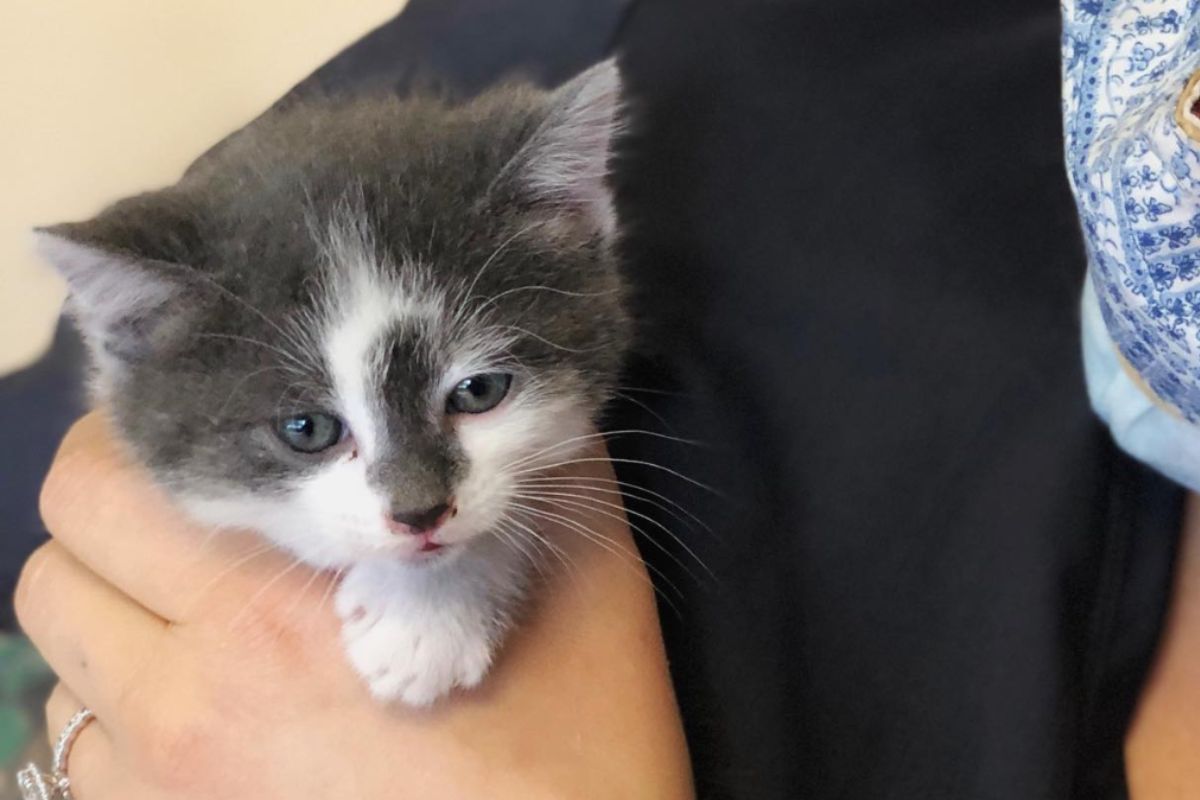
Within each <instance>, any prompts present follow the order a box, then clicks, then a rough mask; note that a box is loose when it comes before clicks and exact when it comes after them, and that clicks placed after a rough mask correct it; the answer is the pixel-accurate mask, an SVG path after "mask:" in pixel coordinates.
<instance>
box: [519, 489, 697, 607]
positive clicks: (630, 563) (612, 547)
mask: <svg viewBox="0 0 1200 800" xmlns="http://www.w3.org/2000/svg"><path fill="white" fill-rule="evenodd" d="M512 506H513V507H514V508H517V509H519V510H520V511H522V512H524V513H526V514H529V515H531V516H535V517H540V518H542V519H545V520H548V521H550V522H557V523H559V524H560V525H566V526H567V527H568V528H569V529H570V530H573V531H575V532H576V533H578V534H579V535H581V536H583V537H584V539H586V540H587V541H589V542H591V543H593V544H595V545H596V546H597V547H600V548H602V549H603V550H605V551H607V552H609V553H611V554H612V555H614V556H616V557H617V558H618V559H620V560H621V562H622V563H623V564H625V566H626V567H627V568H629V569H633V570H635V572H636V571H637V569H636V567H635V566H634V565H635V564H637V565H640V566H642V567H643V568H644V569H646V570H647V571H649V572H653V573H654V574H655V575H657V576H658V578H659V580H661V581H662V582H663V583H664V584H666V585H667V586H668V587H669V588H670V589H671V591H673V592H675V594H676V595H677V596H678V597H680V598H682V597H683V596H684V594H683V592H681V591H680V589H679V587H678V586H676V585H675V583H674V581H672V580H671V579H670V578H669V577H667V575H666V574H665V573H664V572H663V571H662V570H660V569H659V568H658V567H656V566H654V565H653V564H650V563H648V562H647V561H646V560H645V559H644V558H642V557H641V554H640V553H638V552H637V549H636V548H634V550H633V552H630V551H628V550H626V549H625V548H624V547H622V546H620V545H618V544H617V543H616V542H615V541H613V540H612V539H610V538H609V537H607V536H605V535H604V534H602V533H600V532H598V531H595V530H592V529H591V528H588V527H587V526H586V525H584V524H583V523H581V522H579V521H578V520H574V519H571V518H569V517H565V516H563V515H562V514H556V513H554V512H550V511H544V510H542V509H536V508H532V507H530V506H526V505H524V504H520V503H513V504H512ZM637 574H639V575H640V576H641V578H642V580H645V581H647V582H649V584H650V586H651V587H652V588H653V589H654V590H655V591H656V592H657V591H658V587H657V586H656V585H655V583H654V581H651V580H650V578H649V576H647V575H646V574H645V573H643V572H638V573H637ZM660 594H661V593H660ZM662 597H663V599H664V600H665V601H666V602H667V603H668V604H670V606H671V608H672V609H674V610H675V611H676V613H678V612H679V608H678V607H677V606H676V605H675V604H674V603H673V602H672V601H671V599H670V598H669V597H667V596H666V595H665V594H663V595H662Z"/></svg>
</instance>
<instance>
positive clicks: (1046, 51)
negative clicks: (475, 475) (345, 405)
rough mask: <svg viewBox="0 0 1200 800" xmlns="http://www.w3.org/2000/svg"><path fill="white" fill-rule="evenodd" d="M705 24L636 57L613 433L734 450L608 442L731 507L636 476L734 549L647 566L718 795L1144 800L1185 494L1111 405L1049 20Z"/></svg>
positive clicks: (921, 6) (649, 8)
mask: <svg viewBox="0 0 1200 800" xmlns="http://www.w3.org/2000/svg"><path fill="white" fill-rule="evenodd" d="M684 5H685V4H684V3H671V2H665V1H664V2H653V1H652V0H646V1H645V2H642V3H640V4H639V5H638V7H637V8H636V10H635V11H634V13H633V15H632V16H631V18H630V19H629V20H628V22H627V24H626V27H625V31H624V35H623V37H622V39H621V43H620V45H621V47H622V48H623V50H624V52H625V55H626V57H625V66H626V72H627V76H628V80H629V84H630V89H631V93H632V96H633V98H634V100H633V102H634V107H635V108H636V109H637V110H638V112H639V117H638V121H637V123H636V125H635V131H636V135H635V137H634V139H633V141H632V142H631V144H630V146H629V148H628V153H629V155H628V157H627V159H626V160H625V161H624V162H623V163H622V165H621V169H620V170H619V173H618V174H619V177H620V189H621V201H622V202H621V211H622V213H623V214H624V215H625V216H626V218H628V219H630V220H632V221H633V225H634V227H633V233H632V236H631V237H630V239H629V242H628V252H629V264H630V270H631V274H633V275H634V276H635V279H636V281H637V282H638V283H639V284H640V286H641V287H642V288H643V303H642V310H643V314H644V317H645V318H646V319H647V320H648V321H649V322H650V323H651V324H652V325H653V326H654V328H653V334H652V336H651V337H650V338H651V341H653V342H654V343H655V344H656V345H657V346H658V354H657V356H656V357H655V358H654V359H652V360H649V361H647V362H643V363H642V364H640V365H639V366H638V367H637V369H636V370H635V371H634V372H633V373H632V375H631V377H630V382H631V383H632V384H635V385H640V386H644V387H648V388H650V389H654V390H656V391H659V392H660V391H667V392H669V393H668V394H658V393H646V394H643V395H642V396H639V399H641V400H642V401H643V402H644V403H645V404H646V405H648V406H649V407H650V410H651V411H653V412H655V413H654V415H652V414H651V413H649V411H647V410H643V409H639V408H638V407H637V406H636V405H634V406H625V407H622V408H621V409H620V412H621V413H620V418H619V419H617V420H615V421H614V424H613V427H614V428H615V429H625V428H649V429H652V430H655V429H657V430H661V429H662V426H663V425H664V424H665V423H669V424H670V425H671V426H672V428H673V429H674V430H675V431H677V432H678V433H680V434H681V435H683V436H691V437H696V438H699V439H702V440H705V441H707V442H709V443H710V445H711V448H710V449H709V450H708V451H704V452H696V451H695V450H694V449H693V450H689V448H687V447H682V446H673V445H672V446H668V443H666V442H664V441H663V440H656V439H650V438H649V437H644V436H642V437H638V436H630V437H620V438H618V439H617V440H616V441H615V442H614V443H613V446H612V449H613V452H614V454H615V455H617V456H618V457H622V458H628V459H631V460H637V461H647V462H655V463H659V464H664V465H668V466H671V467H672V468H674V469H677V470H680V471H682V472H685V473H687V474H688V475H689V476H691V477H694V478H697V479H699V480H701V481H704V482H706V483H710V484H713V485H715V486H716V487H718V488H719V489H721V490H722V491H723V494H724V498H717V497H713V496H711V495H710V494H708V493H706V492H703V491H699V490H696V489H695V487H692V486H689V485H687V484H684V483H682V482H681V481H679V480H678V479H677V478H675V477H674V476H672V475H669V474H667V473H664V472H663V471H662V470H659V469H652V468H646V467H639V466H638V465H636V464H632V463H628V464H623V465H622V467H623V469H622V477H623V478H625V479H627V480H629V481H630V482H632V483H635V484H638V485H641V486H646V487H649V488H651V489H653V490H654V491H656V492H658V493H661V494H667V495H670V496H671V497H672V498H674V499H676V500H677V501H678V502H680V503H681V504H683V505H684V506H686V507H687V508H688V509H689V510H691V511H692V512H693V513H696V514H697V515H698V516H700V517H701V518H702V519H704V520H705V522H706V523H708V524H709V525H710V526H711V527H712V529H713V533H712V534H711V535H707V534H703V535H701V534H693V535H692V536H691V538H690V540H689V544H690V545H691V546H692V548H693V549H695V550H696V551H697V553H698V555H699V556H700V558H701V559H702V560H703V561H705V562H706V563H707V564H708V565H709V566H710V567H712V569H713V570H714V571H715V572H716V574H717V577H716V579H715V581H709V582H707V583H705V582H701V581H693V580H691V579H689V578H688V577H686V576H685V575H682V574H681V573H682V569H681V568H680V567H679V565H678V564H677V563H676V560H677V561H680V562H685V563H686V562H687V561H688V560H689V558H688V556H687V555H686V554H684V553H681V552H680V548H678V547H675V548H672V550H673V552H672V555H673V556H674V557H675V558H670V557H667V556H665V555H664V554H663V553H661V552H660V551H659V550H658V548H656V547H654V546H651V545H644V547H643V549H644V552H645V554H646V556H647V557H648V559H649V560H650V561H651V563H653V564H654V565H655V566H656V567H657V569H659V570H661V571H662V572H663V573H664V574H665V575H666V576H668V577H669V578H670V579H671V581H672V582H674V583H675V584H677V585H679V586H681V587H686V588H685V589H684V594H685V596H684V597H683V598H682V599H679V598H675V599H673V602H674V603H675V605H676V606H678V607H679V611H678V612H677V613H676V612H674V611H672V610H671V609H670V608H669V607H667V604H666V603H665V602H664V603H663V606H664V608H663V626H664V631H665V635H666V640H667V646H668V650H669V653H670V655H671V657H672V665H673V672H674V676H675V680H676V686H677V689H678V693H679V700H680V703H681V706H682V708H683V713H684V718H685V721H686V724H687V731H688V738H689V742H690V744H691V747H692V755H693V759H694V763H695V771H696V775H697V779H698V782H699V787H700V793H701V796H702V797H706V798H708V797H712V798H726V797H729V798H755V799H756V800H763V799H764V798H797V797H800V798H830V799H831V800H832V798H883V797H886V798H913V799H914V800H916V799H917V798H996V799H997V800H1000V799H1001V798H1003V799H1004V800H1010V799H1011V798H1023V799H1027V798H1068V797H1078V798H1102V797H1120V796H1122V795H1123V794H1124V787H1123V783H1124V781H1123V769H1122V761H1121V749H1120V743H1121V737H1122V734H1123V731H1124V729H1125V727H1126V724H1127V721H1128V718H1129V713H1130V709H1131V705H1132V703H1133V701H1134V699H1135V696H1136V692H1137V689H1138V687H1139V686H1140V684H1141V681H1142V678H1143V676H1144V674H1145V670H1146V667H1147V663H1148V659H1149V657H1150V655H1151V652H1152V648H1153V645H1154V641H1155V639H1156V636H1157V632H1158V629H1159V625H1160V622H1161V615H1162V611H1163V608H1164V605H1165V601H1166V591H1167V587H1168V585H1169V582H1170V567H1171V562H1172V559H1173V552H1174V547H1175V541H1176V538H1177V535H1178V530H1179V525H1180V517H1179V509H1180V498H1181V493H1180V492H1179V491H1178V490H1176V489H1174V488H1172V487H1171V486H1169V485H1168V484H1167V483H1166V482H1165V481H1164V480H1162V479H1160V478H1157V477H1155V476H1153V475H1151V474H1149V473H1148V471H1146V470H1144V469H1143V468H1141V467H1139V466H1137V465H1135V464H1133V463H1132V462H1131V461H1130V460H1129V459H1128V458H1127V457H1125V456H1124V455H1122V454H1120V453H1118V452H1117V451H1116V450H1114V448H1113V446H1112V444H1111V442H1110V440H1109V438H1108V436H1107V434H1106V433H1105V432H1104V431H1103V429H1102V428H1101V426H1100V425H1099V424H1098V423H1097V422H1096V421H1095V420H1094V419H1093V417H1092V415H1091V413H1090V412H1089V408H1088V404H1087V400H1086V396H1085V390H1084V385H1083V378H1082V375H1081V367H1080V354H1079V350H1080V345H1079V340H1078V315H1077V312H1076V307H1077V304H1078V297H1079V291H1080V286H1081V281H1082V277H1083V272H1084V258H1083V255H1082V248H1081V244H1080V237H1079V233H1078V229H1077V223H1076V220H1075V215H1074V209H1073V204H1072V200H1071V198H1070V195H1069V192H1068V189H1067V185H1066V181H1065V178H1064V174H1063V167H1062V164H1061V153H1062V140H1061V133H1060V123H1059V113H1060V112H1059V67H1058V42H1059V17H1058V5H1057V3H1055V2H1053V1H1052V0H1004V2H976V3H963V4H955V3H943V2H932V1H931V0H924V1H923V2H914V3H904V4H886V3H881V2H866V1H865V0H851V1H850V2H838V3H813V2H794V3H744V4H739V5H738V7H737V11H736V13H734V12H732V11H731V9H730V5H729V4H728V3H723V2H711V1H710V0H701V1H700V2H698V1H697V0H689V2H687V3H686V9H687V10H686V11H685V10H683V7H684ZM656 417H662V418H663V420H665V422H663V421H659V420H657V418H656ZM629 502H630V505H631V508H633V509H634V510H635V511H638V510H640V511H643V512H645V513H651V511H653V509H648V508H643V507H640V506H639V504H638V501H637V500H636V499H633V498H631V499H630V500H629ZM635 521H636V519H635ZM676 527H683V526H682V524H677V525H676ZM647 533H648V534H650V535H656V536H657V538H659V539H662V538H664V537H663V536H662V535H661V531H655V530H653V529H651V528H649V527H648V528H647ZM693 571H696V570H695V569H694V568H693ZM664 593H665V594H668V595H669V594H670V590H665V592H664Z"/></svg>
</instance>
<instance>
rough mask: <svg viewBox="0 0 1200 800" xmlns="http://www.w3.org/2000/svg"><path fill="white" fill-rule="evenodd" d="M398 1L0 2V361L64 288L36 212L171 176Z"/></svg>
mask: <svg viewBox="0 0 1200 800" xmlns="http://www.w3.org/2000/svg"><path fill="white" fill-rule="evenodd" d="M404 1H405V0H354V2H352V3H332V2H328V0H324V2H322V1H320V0H204V2H198V1H197V0H191V2H181V1H180V0H171V1H170V2H164V0H0V374H3V373H5V372H8V371H11V370H13V369H16V368H18V367H20V366H22V365H24V364H26V363H28V362H29V361H31V360H33V359H34V358H36V357H37V355H38V354H39V353H40V352H42V350H43V349H44V348H45V346H46V345H47V343H48V342H49V337H50V333H51V330H52V326H53V323H54V320H55V318H56V317H57V315H58V308H59V305H60V304H61V302H62V297H63V288H62V286H61V285H60V283H59V281H58V279H57V278H56V277H55V276H54V275H53V274H51V272H50V270H49V268H48V267H46V266H45V265H43V264H40V263H39V262H38V261H37V260H36V259H35V258H34V256H33V254H32V252H31V247H30V245H31V240H30V236H29V233H28V231H29V229H30V228H31V227H32V226H33V225H36V224H45V223H51V222H60V221H64V220H69V219H80V218H83V217H86V216H88V215H90V214H92V213H94V212H95V211H97V210H98V209H99V208H100V207H101V206H103V205H104V204H106V203H108V202H110V201H112V200H115V199H117V198H119V197H121V196H122V195H125V194H128V193H131V192H134V191H138V190H141V189H146V188H152V187H155V186H158V185H162V184H166V183H170V182H171V181H173V180H174V179H175V178H176V177H177V176H178V175H179V173H180V172H181V171H182V170H183V168H184V167H185V166H187V164H188V162H189V161H191V159H192V158H194V157H195V156H197V155H199V154H200V152H201V151H203V150H204V149H205V148H206V147H208V146H209V145H210V144H212V143H213V142H215V141H216V140H217V139H219V138H220V137H221V136H222V135H224V134H225V133H227V132H228V131H230V130H232V129H233V128H235V127H237V126H238V125H240V124H242V123H243V122H245V121H247V120H248V119H250V118H252V117H254V116H255V115H256V114H257V113H258V112H259V111H261V110H262V109H263V108H265V107H266V106H267V105H269V104H270V103H271V102H272V101H273V100H274V99H275V98H277V97H278V96H279V95H281V94H282V93H283V92H285V91H287V90H288V89H289V88H290V87H291V86H292V85H293V84H295V83H296V82H297V81H299V80H300V79H301V78H303V77H304V76H305V75H307V74H308V73H309V72H310V71H312V70H313V69H314V68H316V67H317V66H319V65H320V64H321V63H322V62H324V61H325V60H326V59H328V58H329V57H330V56H332V55H334V54H335V53H336V52H337V51H339V50H340V49H342V47H344V46H345V45H347V44H349V43H350V42H352V41H353V40H354V39H356V38H358V36H360V35H361V34H363V33H365V32H366V31H368V30H370V29H371V28H372V27H374V26H375V25H377V24H379V23H380V22H382V21H384V20H385V19H387V18H388V17H390V16H392V15H393V14H395V13H397V12H398V11H399V10H400V8H402V7H403V5H404Z"/></svg>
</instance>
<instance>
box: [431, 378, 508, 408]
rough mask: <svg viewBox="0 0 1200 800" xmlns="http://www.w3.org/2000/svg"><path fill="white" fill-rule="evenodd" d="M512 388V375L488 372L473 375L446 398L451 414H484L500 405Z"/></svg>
mask: <svg viewBox="0 0 1200 800" xmlns="http://www.w3.org/2000/svg"><path fill="white" fill-rule="evenodd" d="M510 386H512V375H509V374H507V373H504V372H488V373H485V374H483V375H472V376H471V377H469V378H467V379H466V380H464V381H463V382H462V383H460V384H458V386H455V387H454V391H452V392H450V396H449V397H447V398H446V412H447V413H449V414H482V413H483V412H485V411H491V410H492V409H493V408H495V407H496V406H498V405H500V401H501V400H503V399H504V397H505V395H507V394H508V389H509V387H510Z"/></svg>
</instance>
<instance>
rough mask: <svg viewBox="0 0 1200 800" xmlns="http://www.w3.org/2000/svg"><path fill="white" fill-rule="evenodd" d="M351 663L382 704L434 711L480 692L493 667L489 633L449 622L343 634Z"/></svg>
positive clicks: (381, 624) (385, 625)
mask: <svg viewBox="0 0 1200 800" xmlns="http://www.w3.org/2000/svg"><path fill="white" fill-rule="evenodd" d="M343 634H344V637H345V639H346V646H347V651H348V653H349V656H350V661H351V662H352V663H353V664H354V666H355V668H356V669H357V670H358V672H359V674H361V675H362V676H363V678H364V679H365V680H366V682H367V686H368V687H369V688H370V690H371V694H372V695H373V696H374V697H376V698H377V699H379V700H383V701H387V702H390V701H395V700H399V701H401V702H403V703H406V704H407V705H410V706H418V707H420V706H428V705H431V704H432V703H434V702H436V701H437V700H439V699H440V698H442V697H444V696H445V695H447V694H449V693H450V692H451V691H453V690H454V689H456V688H464V689H469V688H472V687H474V686H477V685H478V684H479V682H480V681H482V680H483V677H484V675H486V674H487V670H488V667H489V666H490V665H491V661H492V647H491V643H490V642H489V641H488V638H487V637H486V635H483V632H476V631H466V630H464V629H463V627H462V626H461V625H460V624H453V623H448V621H446V620H436V619H427V620H408V619H400V620H398V619H388V618H384V619H381V620H378V621H376V622H375V624H373V625H362V624H358V625H347V626H346V627H345V628H344V629H343Z"/></svg>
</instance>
